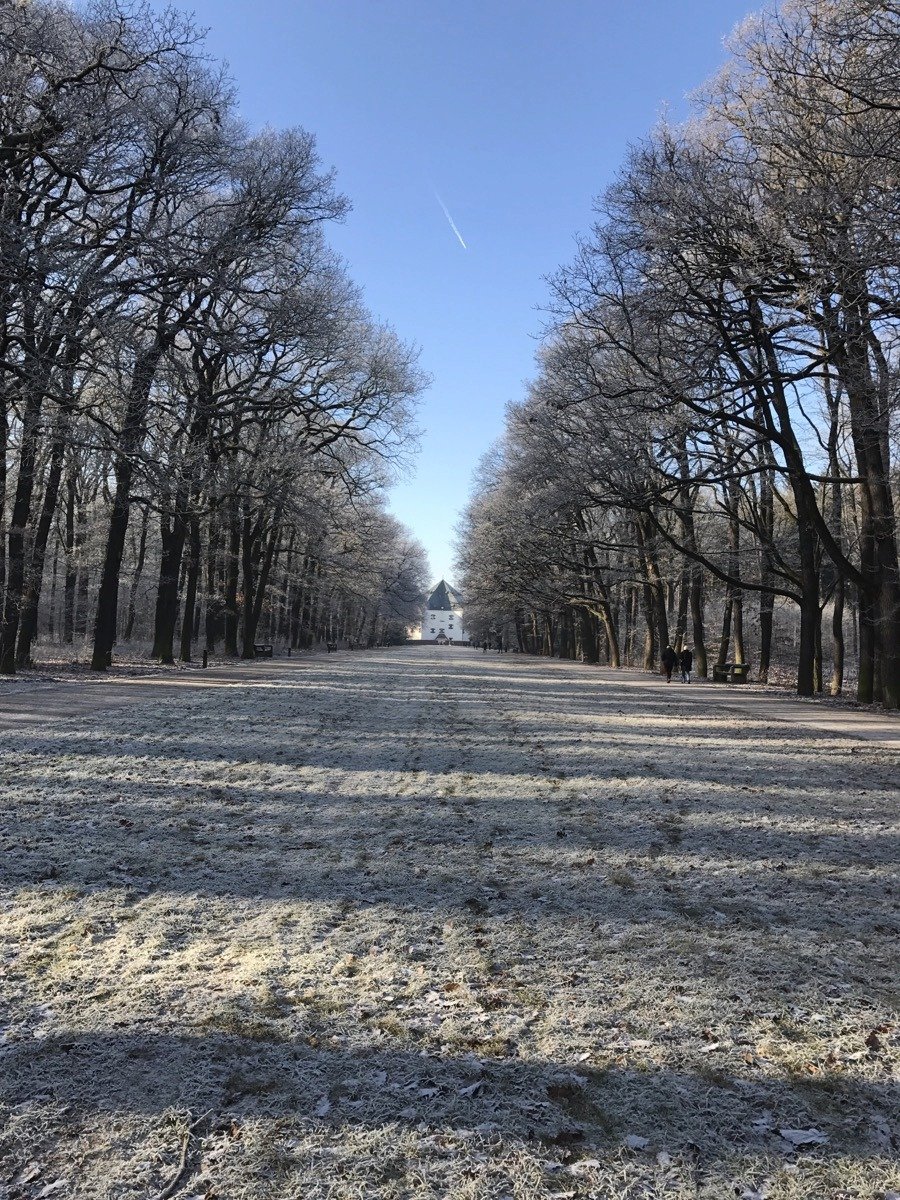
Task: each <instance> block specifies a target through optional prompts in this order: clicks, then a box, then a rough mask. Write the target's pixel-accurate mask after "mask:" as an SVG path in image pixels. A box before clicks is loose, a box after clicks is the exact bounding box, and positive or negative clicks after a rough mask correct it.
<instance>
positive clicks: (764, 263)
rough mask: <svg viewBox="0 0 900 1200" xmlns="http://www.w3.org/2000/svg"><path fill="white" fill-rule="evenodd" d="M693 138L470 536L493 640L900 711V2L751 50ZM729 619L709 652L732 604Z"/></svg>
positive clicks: (834, 16) (746, 44) (529, 420)
mask: <svg viewBox="0 0 900 1200" xmlns="http://www.w3.org/2000/svg"><path fill="white" fill-rule="evenodd" d="M730 50H731V56H730V61H729V62H728V64H727V66H726V67H725V68H724V69H723V70H722V71H721V72H720V73H719V75H717V76H716V77H715V78H714V79H713V80H712V81H711V82H710V83H709V84H708V85H707V86H706V87H705V88H704V89H703V92H702V94H701V95H700V96H699V97H698V100H697V103H696V105H695V115H694V117H693V119H691V120H690V121H689V122H688V123H687V124H686V125H684V126H681V127H677V128H675V127H672V126H671V125H668V124H663V125H661V126H660V127H659V128H657V129H656V130H655V131H654V132H653V133H652V134H651V135H650V136H649V137H648V138H647V139H646V140H645V141H644V142H643V143H642V144H640V145H638V146H637V147H635V148H634V149H633V151H632V152H631V153H630V154H629V157H628V160H627V162H626V163H625V165H624V167H623V169H622V171H621V172H620V175H619V177H618V179H617V181H616V183H615V184H614V185H613V186H612V187H611V188H610V189H609V190H608V191H607V192H606V194H605V195H604V196H603V198H602V199H601V200H600V201H598V203H597V206H596V212H597V220H596V222H595V224H594V226H593V228H592V230H591V232H590V234H589V235H588V236H586V237H585V238H584V239H582V240H581V242H580V244H579V248H578V253H577V256H576V258H575V260H574V262H573V263H571V264H570V265H568V266H566V267H565V268H563V269H561V270H560V271H559V272H558V273H557V275H556V276H555V277H554V279H553V280H552V295H553V305H552V316H551V324H550V328H549V330H548V335H547V338H546V341H545V344H544V347H543V350H542V353H541V356H540V360H539V373H538V376H537V378H536V380H535V381H534V383H533V385H532V386H531V387H530V390H529V393H528V395H527V397H526V398H525V399H524V400H523V401H522V402H521V403H518V404H515V405H513V406H512V407H511V409H510V411H509V415H508V420H507V427H506V432H505V436H504V438H503V440H502V443H501V444H500V445H499V446H498V447H497V449H496V450H495V452H494V453H493V454H492V455H491V456H489V458H488V459H487V460H486V461H485V464H484V466H483V469H482V472H481V475H480V477H479V479H478V481H477V485H476V488H475V494H474V496H473V499H472V502H471V505H470V507H469V510H468V513H467V517H466V521H465V528H464V532H463V538H462V566H463V568H464V575H465V589H466V593H467V596H468V597H470V598H471V599H472V601H473V605H472V609H471V615H470V618H469V621H470V624H473V622H475V621H480V622H481V623H482V625H484V626H486V627H491V626H493V627H497V628H499V627H500V625H501V624H502V623H506V624H508V625H509V627H510V628H511V629H513V628H514V629H515V630H516V631H517V636H518V637H519V641H520V645H521V646H522V647H523V648H532V649H541V650H543V651H544V652H554V651H555V652H561V653H571V654H574V653H583V654H584V655H585V657H586V658H588V660H590V661H597V659H598V657H599V656H600V654H601V651H602V650H603V649H604V648H605V653H606V655H607V656H608V659H609V661H610V662H612V663H614V664H616V663H618V662H619V661H620V657H621V654H622V644H623V642H626V643H627V646H626V649H627V651H628V652H629V653H633V652H634V649H635V644H636V643H635V638H638V639H640V638H641V637H643V639H644V659H645V662H646V663H647V664H648V665H652V664H653V662H654V660H655V659H656V656H657V654H658V651H659V648H660V645H665V644H667V643H668V642H669V641H670V640H676V641H678V642H681V641H689V642H692V643H693V645H694V647H695V648H696V657H697V661H698V666H699V668H700V671H701V673H702V674H705V673H706V669H707V647H708V646H709V645H710V642H711V641H712V640H717V642H718V644H717V645H716V646H715V647H714V648H713V651H712V652H713V653H714V654H715V655H716V657H717V658H718V659H719V660H720V661H725V659H726V658H731V659H733V660H735V661H738V662H743V661H745V655H746V647H745V633H744V614H745V607H746V606H747V605H748V604H749V605H750V611H752V614H753V616H754V618H755V619H756V621H758V634H757V638H756V640H757V643H758V653H759V660H758V666H759V675H760V677H761V678H762V679H766V678H767V676H768V671H769V667H770V663H771V658H772V646H773V636H775V633H777V628H776V617H777V616H778V615H779V614H781V613H783V612H785V611H786V610H788V609H789V608H790V607H791V606H796V609H795V611H796V612H797V613H798V615H799V634H798V645H797V662H796V666H797V688H798V691H799V693H800V694H802V695H812V694H813V693H815V692H816V691H817V690H818V689H820V688H822V686H823V682H824V680H823V658H825V657H827V654H828V642H829V639H828V638H827V637H826V639H825V649H824V651H823V635H822V617H823V612H828V613H830V616H831V638H830V641H831V658H832V676H831V680H830V689H831V691H832V692H833V693H837V692H839V691H840V690H841V688H842V686H843V680H844V663H845V646H844V626H845V608H846V607H852V610H853V615H854V626H853V627H854V631H855V634H856V636H857V637H858V645H857V646H856V650H857V652H858V685H857V687H858V697H859V699H860V700H861V701H864V702H870V701H882V702H883V703H884V704H885V705H886V706H888V707H890V708H898V707H900V572H898V537H897V521H896V509H897V503H898V495H897V487H898V473H897V466H896V463H897V422H898V372H897V347H898V333H900V185H898V179H900V120H898V115H900V66H898V64H900V5H898V4H897V3H896V0H877V2H875V0H789V2H788V3H785V4H783V5H782V6H781V7H780V9H779V10H778V11H777V12H766V13H763V14H762V15H759V16H756V17H753V18H751V19H748V20H747V21H746V22H745V23H744V24H743V25H742V26H740V27H739V28H738V29H737V30H736V32H735V33H734V35H733V37H732V40H731V46H730ZM717 595H718V596H719V597H721V599H722V601H723V610H722V611H723V619H722V624H721V626H719V625H718V622H717V624H716V629H715V639H711V638H710V633H709V630H708V626H707V622H708V620H709V612H708V609H709V601H710V599H711V598H713V597H715V596H717Z"/></svg>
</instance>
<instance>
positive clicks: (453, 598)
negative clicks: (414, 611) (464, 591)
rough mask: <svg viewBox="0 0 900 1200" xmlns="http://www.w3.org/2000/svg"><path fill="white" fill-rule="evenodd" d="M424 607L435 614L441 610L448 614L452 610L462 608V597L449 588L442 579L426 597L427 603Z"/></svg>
mask: <svg viewBox="0 0 900 1200" xmlns="http://www.w3.org/2000/svg"><path fill="white" fill-rule="evenodd" d="M425 607H426V608H430V609H433V610H434V611H436V612H439V611H441V610H444V611H447V612H450V611H452V610H453V609H454V608H462V597H461V596H460V595H459V593H458V592H455V591H454V590H453V588H452V587H450V585H449V583H447V581H446V580H445V579H442V580H441V582H440V583H439V584H438V585H437V587H436V588H435V589H434V591H433V592H432V593H431V595H430V596H429V597H428V603H427V604H426V606H425Z"/></svg>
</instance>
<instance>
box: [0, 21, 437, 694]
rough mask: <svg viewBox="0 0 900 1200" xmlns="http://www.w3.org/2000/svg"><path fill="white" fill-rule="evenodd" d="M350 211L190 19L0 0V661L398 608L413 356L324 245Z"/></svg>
mask: <svg viewBox="0 0 900 1200" xmlns="http://www.w3.org/2000/svg"><path fill="white" fill-rule="evenodd" d="M346 208H347V203H346V201H345V199H344V198H343V197H342V196H341V195H340V194H338V192H337V191H336V190H335V187H334V181H333V178H332V176H331V174H329V173H328V172H327V171H324V170H323V169H322V168H321V165H320V163H319V161H318V159H317V155H316V151H315V143H314V139H313V137H312V136H311V135H310V134H308V133H306V132H304V131H303V130H300V129H293V130H289V131H285V132H276V131H272V130H266V131H263V132H261V133H253V132H251V131H249V130H248V129H247V128H246V126H245V125H244V124H243V123H242V122H241V120H240V119H239V117H238V115H237V111H236V104H235V97H234V94H233V90H232V87H231V84H230V82H229V80H228V79H227V78H226V77H225V75H224V74H223V73H222V72H221V71H220V70H219V69H218V68H217V66H216V65H215V64H214V63H213V62H211V61H210V60H209V59H208V58H207V57H206V56H205V54H204V50H203V45H202V39H201V38H200V36H199V35H198V33H197V31H196V30H195V28H194V27H193V25H192V23H191V22H190V21H189V20H187V19H185V18H184V17H182V16H179V15H177V14H175V13H173V12H167V13H164V14H162V15H159V14H155V13H153V12H152V11H151V10H150V9H148V8H142V7H141V8H135V7H129V8H127V9H123V8H120V7H119V6H118V5H117V4H116V3H115V2H114V0H99V2H97V3H92V4H90V5H89V6H87V7H84V8H80V9H77V10H76V9H73V8H71V7H70V6H69V5H67V4H64V3H62V2H61V0H33V2H32V3H28V4H24V5H19V4H4V5H0V440H2V444H0V521H2V528H0V587H2V621H0V670H2V671H3V672H12V671H14V670H15V669H16V666H17V665H23V664H26V663H28V662H29V661H30V659H31V656H32V648H33V644H34V641H35V639H36V638H37V637H38V636H39V635H41V634H43V633H52V634H53V635H54V636H62V638H63V639H64V640H66V641H71V640H72V639H73V637H76V636H77V635H78V632H79V631H84V632H85V633H86V634H89V635H90V636H91V637H92V642H93V644H92V652H91V659H92V666H93V667H94V668H95V669H98V670H102V669H104V668H105V667H106V666H107V664H108V663H109V662H110V658H111V654H112V651H113V646H114V644H115V643H116V640H117V639H121V638H130V637H132V636H134V635H141V636H148V637H150V636H152V638H153V653H154V654H155V655H156V656H157V657H158V658H160V659H161V660H163V661H172V660H173V658H174V655H175V653H176V651H178V652H180V655H181V657H182V658H183V659H190V657H191V654H192V648H193V647H194V646H195V645H196V642H197V639H198V638H199V637H203V638H204V639H205V640H206V642H207V643H208V644H210V645H212V646H214V645H215V644H216V643H217V642H218V641H219V640H220V639H221V641H222V643H223V644H224V649H225V650H226V651H227V652H228V653H230V654H237V653H241V654H243V655H244V656H248V657H251V656H252V655H253V645H254V642H255V641H256V640H257V637H258V636H259V632H260V630H262V631H263V632H264V633H265V634H266V635H268V636H275V635H278V636H281V637H284V638H285V639H286V640H289V641H290V642H291V643H292V644H294V645H304V644H308V643H309V642H310V641H311V640H314V639H316V638H319V637H328V638H332V637H334V638H336V637H338V636H345V637H347V638H350V639H353V640H358V641H363V642H364V641H369V640H373V639H378V638H380V637H382V636H384V635H385V631H386V630H387V629H388V627H389V625H390V623H391V621H400V622H405V621H407V620H409V619H410V618H411V616H412V615H413V613H414V611H415V605H416V602H417V600H418V597H419V595H420V593H421V591H422V589H423V587H424V586H425V583H426V580H425V577H424V576H425V563H424V555H423V552H422V550H421V548H420V547H418V545H417V544H415V543H414V542H413V541H412V540H411V539H410V537H409V535H408V534H407V533H406V532H405V530H403V529H402V528H401V527H400V526H398V525H397V523H396V522H394V521H393V520H392V519H391V518H390V517H389V516H388V515H387V513H386V511H385V507H384V491H385V487H386V485H387V484H388V482H389V481H390V478H391V476H392V473H393V472H394V471H395V470H396V468H397V465H398V463H399V462H401V461H402V459H403V457H404V454H405V453H406V450H407V448H408V447H409V446H410V445H411V444H412V442H413V441H414V438H415V430H414V428H413V424H412V421H413V407H414V401H415V397H416V395H417V393H418V392H419V391H420V389H421V387H422V384H423V378H422V375H421V374H420V372H419V370H418V369H417V366H416V356H415V354H414V352H413V351H412V350H411V349H410V348H409V347H408V346H406V345H404V344H403V343H402V342H401V341H399V340H398V338H397V337H396V336H395V335H394V334H393V333H392V331H391V330H390V329H388V328H386V327H384V326H382V325H379V324H378V323H377V322H376V321H374V320H373V318H372V317H371V316H370V315H369V314H368V312H367V311H366V309H365V307H364V306H363V304H362V302H361V300H360V297H359V294H358V292H357V291H356V289H355V288H354V287H353V285H352V284H351V283H350V282H349V281H348V279H347V277H346V274H345V270H344V267H343V264H342V263H341V262H340V261H339V260H338V258H337V257H336V256H335V255H334V253H333V252H331V251H330V249H329V248H328V246H327V244H326V241H325V236H324V228H325V226H326V225H327V223H328V222H330V221H334V220H336V219H339V218H340V217H341V216H342V215H343V214H344V212H345V211H346ZM176 643H177V644H176Z"/></svg>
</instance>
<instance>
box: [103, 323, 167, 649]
mask: <svg viewBox="0 0 900 1200" xmlns="http://www.w3.org/2000/svg"><path fill="white" fill-rule="evenodd" d="M164 349H165V347H164V345H163V344H162V343H161V342H160V341H159V340H157V341H156V342H154V344H153V345H152V346H151V347H150V349H149V350H146V351H144V352H143V353H142V354H140V355H139V356H138V360H137V363H136V365H135V370H134V376H133V377H132V381H131V387H130V389H129V393H128V400H127V403H126V405H125V414H124V417H123V421H122V427H121V430H120V432H119V445H118V448H117V451H116V456H115V468H114V475H115V481H116V492H115V496H114V498H113V505H112V512H111V514H110V518H109V528H108V530H107V535H106V551H105V553H104V557H103V568H102V570H101V574H100V589H99V592H98V595H97V619H96V621H95V623H94V650H93V654H92V656H91V669H92V670H93V671H105V670H106V668H107V667H108V666H109V664H110V661H111V660H112V650H113V645H114V644H115V640H116V624H117V616H118V612H117V610H118V606H119V574H120V572H121V570H122V555H123V553H124V551H125V535H126V534H127V532H128V518H129V515H130V511H131V483H132V479H133V477H134V459H135V456H136V455H137V452H138V450H139V448H140V445H141V442H142V441H143V438H144V420H145V417H146V414H147V405H148V403H149V398H150V388H151V386H152V384H153V377H154V375H155V374H156V368H157V366H158V365H159V361H160V359H161V358H162V355H163V351H164Z"/></svg>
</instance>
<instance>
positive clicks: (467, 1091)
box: [459, 1079, 484, 1096]
mask: <svg viewBox="0 0 900 1200" xmlns="http://www.w3.org/2000/svg"><path fill="white" fill-rule="evenodd" d="M483 1086H484V1085H483V1083H482V1082H481V1080H480V1079H479V1080H478V1082H477V1083H470V1084H469V1086H468V1087H464V1088H460V1089H459V1094H460V1096H477V1095H478V1093H479V1092H480V1091H481V1089H482V1087H483Z"/></svg>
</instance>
